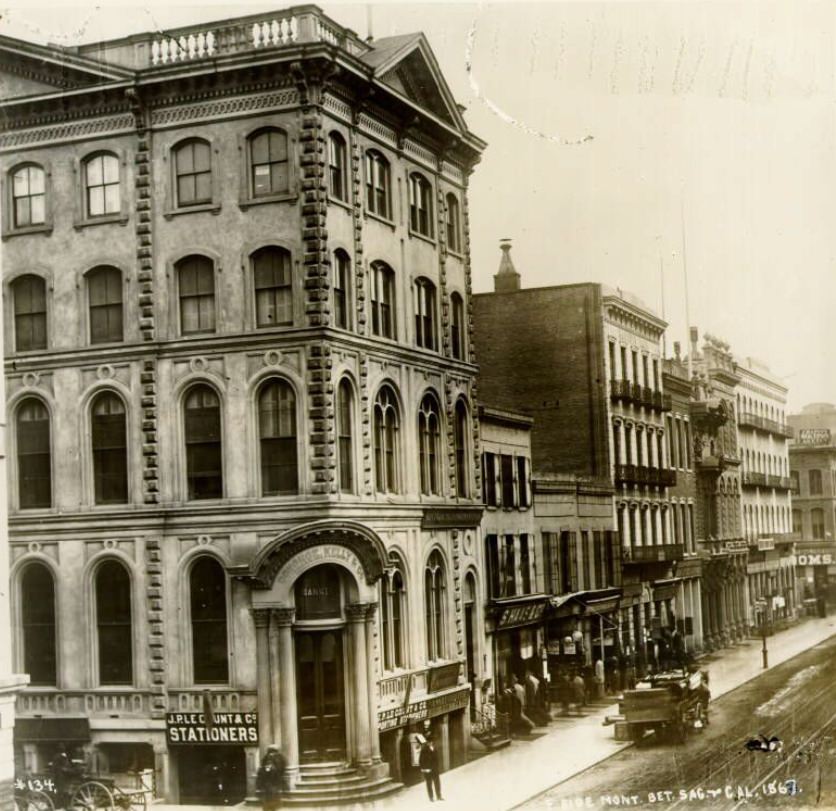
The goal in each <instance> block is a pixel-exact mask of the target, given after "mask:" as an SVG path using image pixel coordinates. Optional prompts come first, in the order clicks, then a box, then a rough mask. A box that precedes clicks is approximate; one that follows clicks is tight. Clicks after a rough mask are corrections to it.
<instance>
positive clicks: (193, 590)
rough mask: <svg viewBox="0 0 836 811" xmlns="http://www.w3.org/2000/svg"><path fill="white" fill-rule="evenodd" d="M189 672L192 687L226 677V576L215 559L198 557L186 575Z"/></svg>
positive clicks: (225, 679)
mask: <svg viewBox="0 0 836 811" xmlns="http://www.w3.org/2000/svg"><path fill="white" fill-rule="evenodd" d="M189 591H190V598H191V599H190V603H191V620H192V669H193V671H194V681H195V684H212V683H215V684H221V683H224V682H226V681H227V680H228V678H229V655H228V653H227V651H228V640H227V629H226V574H225V572H224V570H223V568H222V567H221V565H220V563H218V561H216V560H215V559H214V558H210V557H208V556H205V555H204V556H201V557H199V558H198V559H197V561H195V563H194V565H193V566H192V569H191V572H190V575H189Z"/></svg>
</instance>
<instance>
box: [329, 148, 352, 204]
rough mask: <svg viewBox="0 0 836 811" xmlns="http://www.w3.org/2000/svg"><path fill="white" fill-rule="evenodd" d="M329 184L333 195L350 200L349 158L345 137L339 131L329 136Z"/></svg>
mask: <svg viewBox="0 0 836 811" xmlns="http://www.w3.org/2000/svg"><path fill="white" fill-rule="evenodd" d="M328 184H329V186H328V187H329V191H330V193H331V196H332V197H334V198H336V199H337V200H342V201H344V202H345V201H346V200H348V160H347V155H346V148H345V138H343V137H342V135H340V134H339V133H338V132H332V133H331V134H330V135H329V136H328Z"/></svg>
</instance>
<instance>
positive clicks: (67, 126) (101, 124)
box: [0, 104, 134, 151]
mask: <svg viewBox="0 0 836 811" xmlns="http://www.w3.org/2000/svg"><path fill="white" fill-rule="evenodd" d="M124 106H125V105H124V104H122V105H119V107H121V108H122V110H124ZM119 107H117V106H114V109H119ZM70 117H72V118H75V117H76V116H73V115H72V114H70V115H69V116H51V117H50V121H59V120H60V119H62V118H64V119H66V118H70ZM50 121H44V122H43V123H44V126H40V127H30V128H26V129H15V130H6V132H3V133H0V151H8V150H15V151H17V150H19V149H21V148H23V147H27V146H35V145H37V146H46V145H47V144H51V143H62V142H66V141H74V140H86V139H88V138H90V137H91V136H96V137H101V136H102V135H127V134H129V133H131V132H132V131H133V126H134V117H133V115H132V114H131V113H130V112H119V113H118V114H116V115H111V116H107V117H98V118H86V119H82V120H74V121H68V120H64V121H63V122H62V123H57V124H51V123H50Z"/></svg>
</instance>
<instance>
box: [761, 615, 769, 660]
mask: <svg viewBox="0 0 836 811" xmlns="http://www.w3.org/2000/svg"><path fill="white" fill-rule="evenodd" d="M761 639H762V640H763V648H762V649H761V653H762V654H763V669H764V670H766V669H767V668H768V667H769V652H768V651H767V649H766V620H765V619H763V618H762V619H761Z"/></svg>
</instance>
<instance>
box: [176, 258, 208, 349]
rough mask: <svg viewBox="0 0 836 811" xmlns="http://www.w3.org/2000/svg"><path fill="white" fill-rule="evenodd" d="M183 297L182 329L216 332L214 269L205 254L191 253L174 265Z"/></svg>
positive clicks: (184, 333)
mask: <svg viewBox="0 0 836 811" xmlns="http://www.w3.org/2000/svg"><path fill="white" fill-rule="evenodd" d="M174 267H175V271H176V273H177V284H178V293H179V298H180V332H181V333H182V334H183V335H195V334H199V333H209V332H214V331H215V268H214V265H213V263H212V260H211V259H209V258H207V257H205V256H198V255H192V256H187V257H185V258H183V259H181V260H180V261H179V262H178V263H177V264H176V265H175V266H174Z"/></svg>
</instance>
